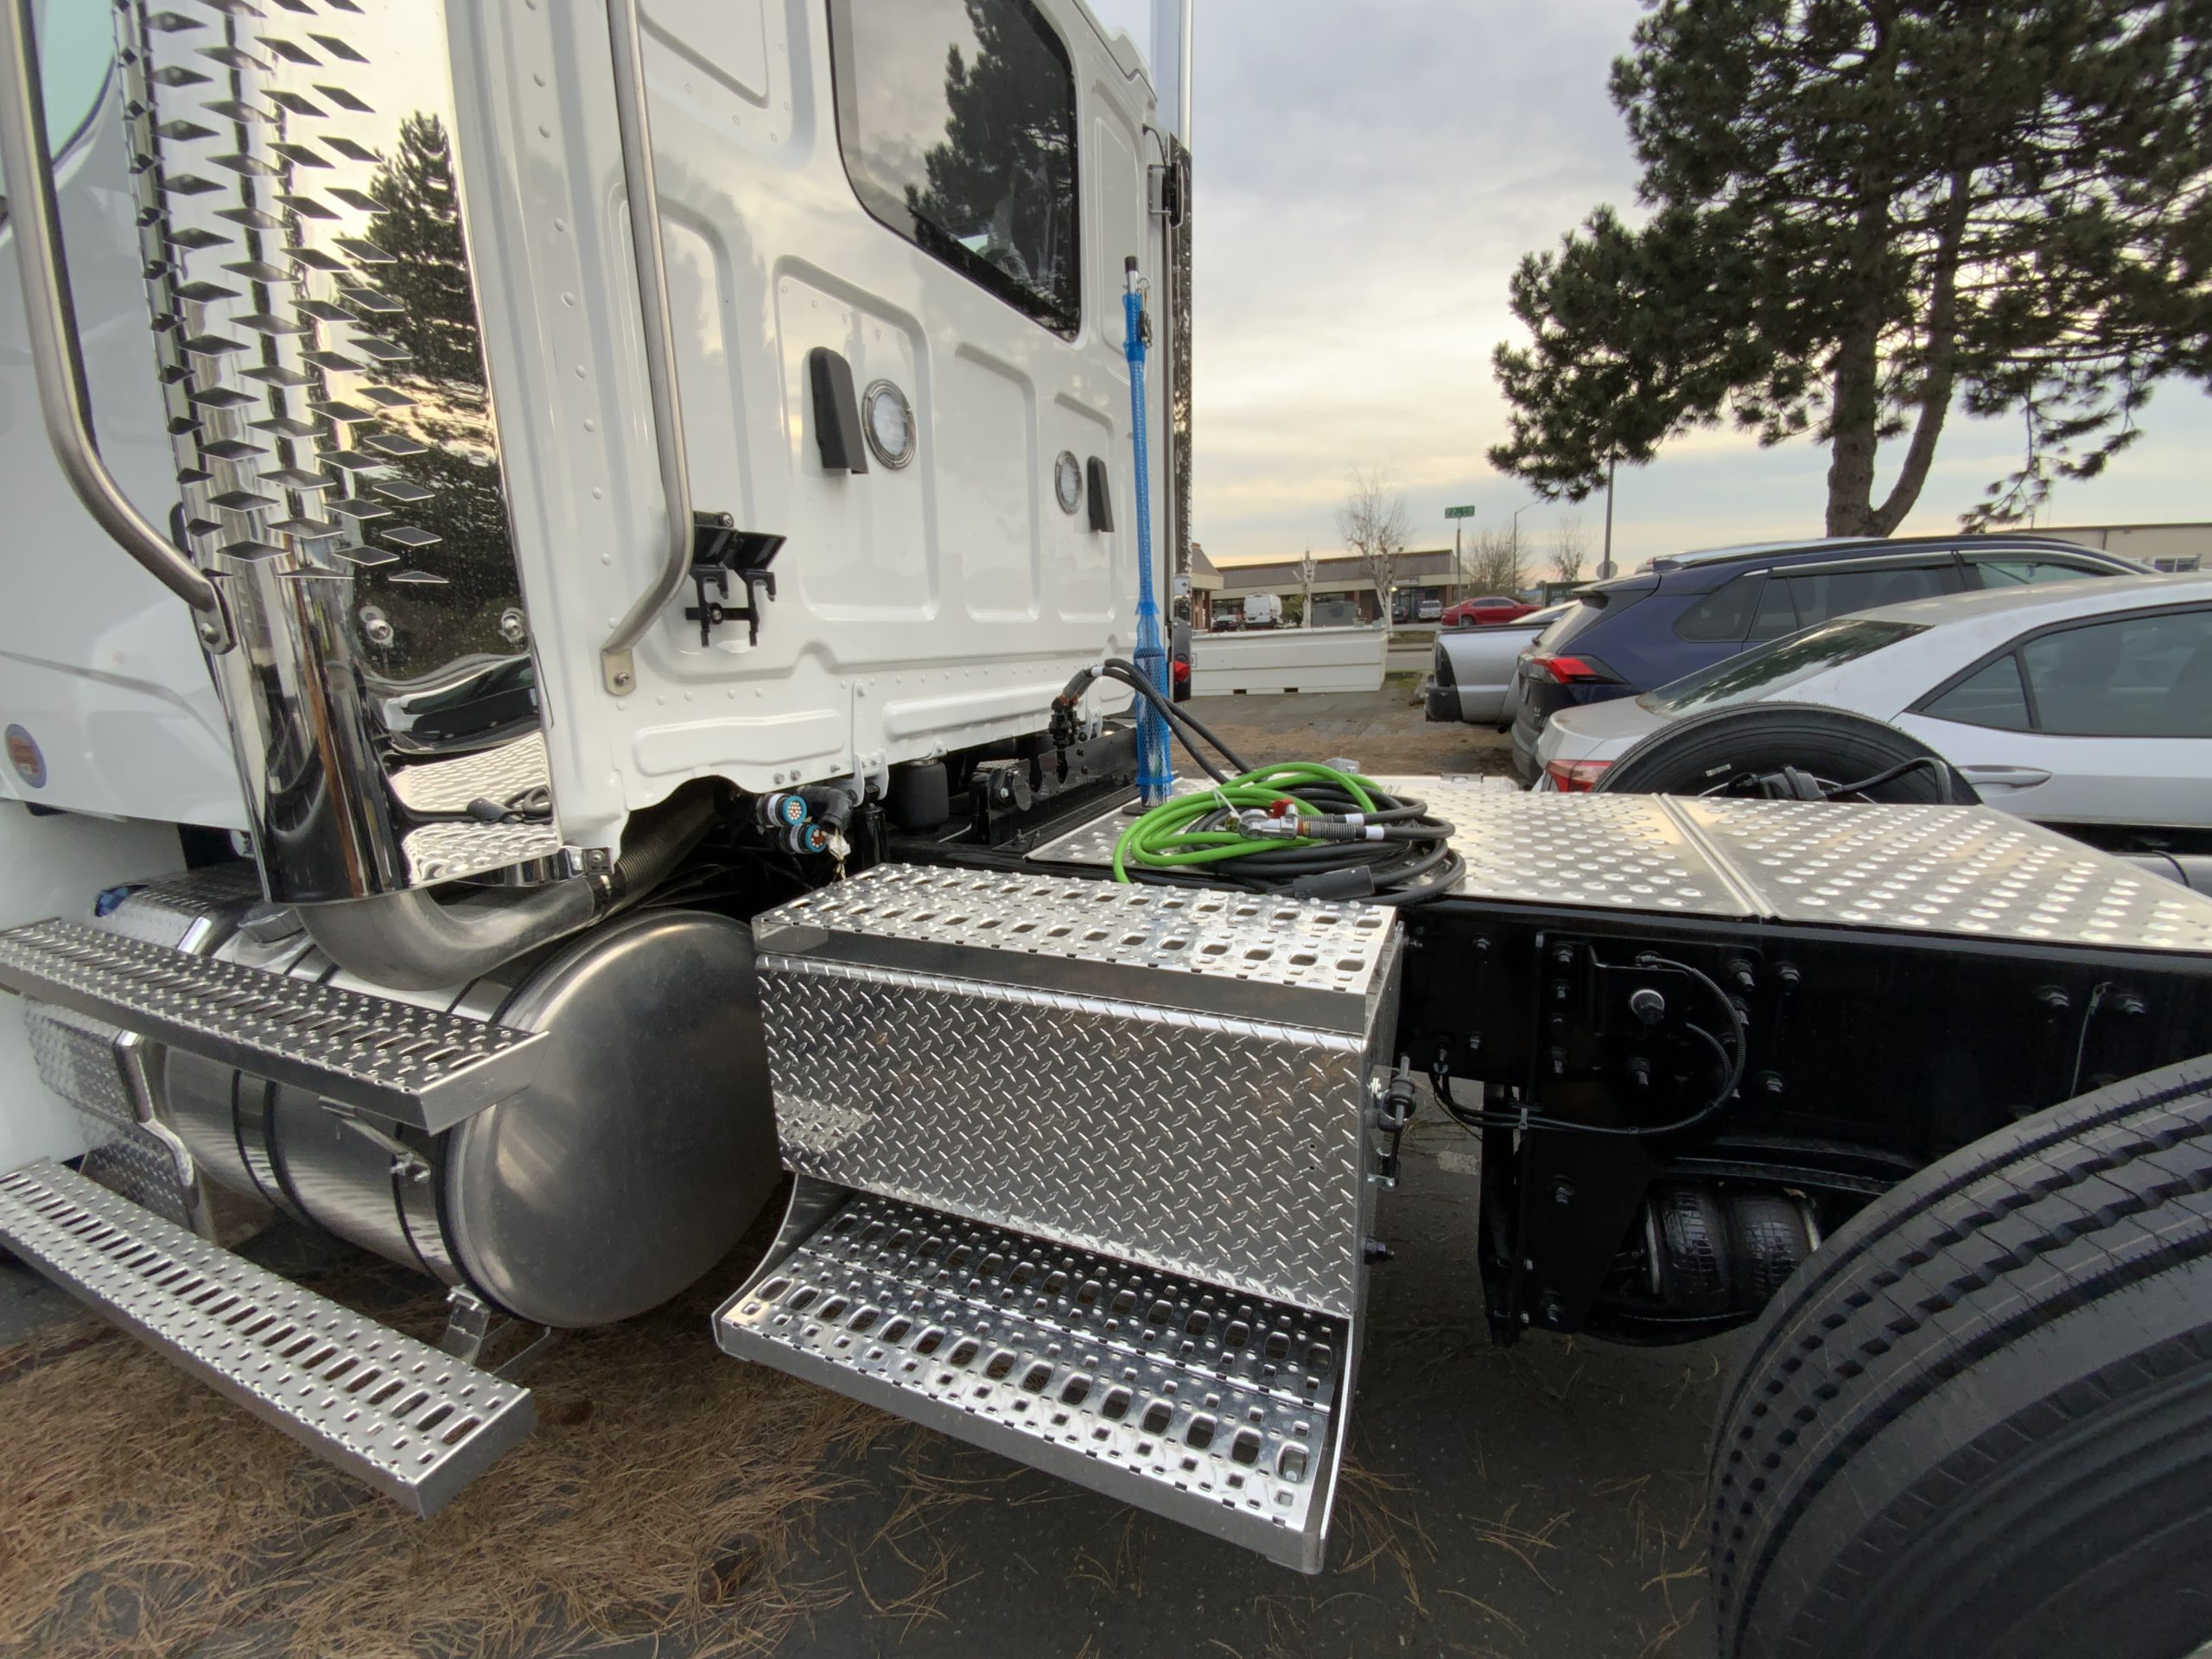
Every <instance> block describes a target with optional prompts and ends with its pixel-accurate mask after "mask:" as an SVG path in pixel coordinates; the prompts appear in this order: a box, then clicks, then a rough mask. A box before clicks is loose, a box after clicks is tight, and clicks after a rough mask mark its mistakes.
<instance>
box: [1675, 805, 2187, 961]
mask: <svg viewBox="0 0 2212 1659" xmlns="http://www.w3.org/2000/svg"><path fill="white" fill-rule="evenodd" d="M1674 805H1675V810H1678V811H1679V812H1681V814H1682V815H1683V817H1685V818H1686V819H1687V820H1688V822H1689V823H1693V824H1694V825H1695V826H1696V827H1697V829H1698V831H1699V833H1700V835H1702V836H1704V837H1706V839H1707V842H1708V843H1709V844H1710V845H1712V846H1713V848H1714V849H1717V850H1718V852H1719V855H1720V856H1721V857H1723V858H1725V859H1726V861H1728V863H1729V864H1730V865H1731V867H1732V868H1734V869H1735V870H1736V871H1737V873H1738V876H1739V878H1740V879H1741V880H1743V881H1744V883H1745V885H1746V886H1747V887H1750V888H1751V890H1752V891H1753V892H1754V893H1756V895H1757V896H1758V900H1759V904H1760V907H1761V909H1762V910H1763V911H1764V913H1765V914H1767V915H1770V916H1772V917H1774V918H1777V920H1781V921H1789V922H1831V923H1839V924H1842V925H1847V926H1859V927H1886V928H1900V929H1907V930H1910V931H1916V932H1927V933H1946V934H1963V935H1966V936H1968V937H1970V938H2003V939H2020V940H2032V941H2034V942H2036V943H2037V944H2085V945H2107V946H2117V947H2120V948H2123V949H2126V950H2188V951H2212V898H2207V897H2206V896H2205V895H2204V894H2202V893H2192V892H2191V891H2190V889H2188V888H2187V887H2183V886H2181V885H2180V884H2179V883H2177V882H2173V881H2169V880H2165V879H2164V878H2163V877H2161V876H2158V875H2153V874H2151V873H2150V872H2149V871H2147V870H2141V869H2138V868H2135V867H2134V866H2133V865H2129V864H2124V863H2122V862H2120V861H2119V860H2118V859H2115V858H2109V857H2107V856H2106V855H2104V854H2103V853H2101V852H2099V851H2098V850H2097V849H2095V848H2093V847H2089V846H2087V845H2085V844H2084V843H2082V842H2078V841H2075V840H2073V839H2072V838H2071V837H2069V836H2063V835H2060V834H2059V833H2058V832H2057V831H2056V830H2055V829H2044V827H2043V826H2042V825H2040V824H2036V823H2029V822H2028V821H2027V820H2026V819H2024V818H2017V817H2012V816H2011V815H2010V814H2008V813H2003V812H1996V811H1993V810H1989V809H1988V808H1986V807H1955V806H1873V805H1866V804H1852V803H1847V802H1835V803H1827V802H1807V801H1707V800H1678V801H1676V802H1675V803H1674Z"/></svg>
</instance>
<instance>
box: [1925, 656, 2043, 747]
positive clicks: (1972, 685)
mask: <svg viewBox="0 0 2212 1659" xmlns="http://www.w3.org/2000/svg"><path fill="white" fill-rule="evenodd" d="M1921 712H1922V713H1923V714H1925V715H1929V716H1930V717H1932V718H1934V719H1936V720H1952V721H1957V722H1958V723H1959V724H1960V725H1961V726H1990V727H1994V728H1996V729H1997V730H1999V731H2000V732H2024V731H2026V730H2027V729H2028V693H2027V688H2026V687H2025V686H2024V685H2023V684H2021V683H2020V663H2019V659H2018V658H2016V657H2014V656H2013V655H2012V653H2011V652H2006V653H2005V655H2004V656H2002V657H1999V658H1998V659H1997V660H1996V661H1995V662H1993V663H1991V664H1988V666H1986V668H1983V669H1981V670H1980V671H1979V672H1977V673H1974V674H1971V675H1968V676H1967V677H1966V678H1965V679H1963V680H1961V681H1960V682H1959V683H1957V684H1956V685H1955V686H1953V687H1952V688H1951V689H1950V690H1948V691H1946V692H1945V693H1943V695H1942V696H1940V697H1937V698H1936V699H1935V700H1934V701H1932V702H1929V704H1928V706H1927V707H1926V708H1925V709H1923V710H1922V711H1921Z"/></svg>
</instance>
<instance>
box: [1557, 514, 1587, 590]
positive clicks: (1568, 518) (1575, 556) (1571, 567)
mask: <svg viewBox="0 0 2212 1659" xmlns="http://www.w3.org/2000/svg"><path fill="white" fill-rule="evenodd" d="M1589 556H1590V534H1589V532H1588V531H1586V530H1584V529H1583V528H1582V516H1581V515H1580V513H1573V512H1568V513H1562V514H1560V521H1559V524H1558V527H1557V528H1556V529H1554V531H1552V569H1553V570H1554V571H1555V572H1557V573H1558V575H1559V579H1560V581H1561V582H1580V581H1581V580H1582V562H1583V561H1584V560H1585V559H1586V558H1588V557H1589Z"/></svg>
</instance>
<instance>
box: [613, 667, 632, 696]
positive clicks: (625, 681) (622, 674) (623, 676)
mask: <svg viewBox="0 0 2212 1659" xmlns="http://www.w3.org/2000/svg"><path fill="white" fill-rule="evenodd" d="M630 680H631V675H630V671H629V670H628V669H626V668H623V669H617V670H616V671H615V673H614V689H615V690H617V691H627V690H629V689H630Z"/></svg>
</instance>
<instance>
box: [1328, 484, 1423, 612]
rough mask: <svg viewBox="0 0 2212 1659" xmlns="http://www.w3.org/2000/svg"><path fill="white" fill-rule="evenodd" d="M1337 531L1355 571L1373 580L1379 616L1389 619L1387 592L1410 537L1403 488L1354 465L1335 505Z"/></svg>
mask: <svg viewBox="0 0 2212 1659" xmlns="http://www.w3.org/2000/svg"><path fill="white" fill-rule="evenodd" d="M1337 532H1338V535H1340V536H1342V537H1344V545H1345V546H1346V547H1347V548H1350V549H1351V551H1352V554H1353V556H1355V557H1356V558H1357V561H1358V563H1359V573H1360V575H1363V576H1364V577H1366V578H1367V579H1368V580H1369V581H1370V582H1373V583H1374V584H1375V602H1376V606H1377V607H1380V611H1381V616H1382V620H1383V623H1384V624H1385V625H1386V626H1387V625H1388V624H1389V620H1390V594H1391V592H1392V590H1393V589H1394V588H1396V587H1397V585H1398V580H1397V578H1398V561H1399V560H1400V559H1401V558H1402V557H1404V556H1405V551H1406V547H1407V544H1408V543H1409V542H1410V541H1411V540H1412V539H1413V515H1412V514H1411V513H1409V512H1408V511H1407V510H1406V495H1405V492H1404V491H1402V490H1401V489H1398V488H1396V487H1395V486H1393V485H1392V484H1391V483H1390V481H1389V477H1388V476H1387V475H1386V474H1383V473H1382V472H1379V471H1372V470H1370V469H1368V468H1366V467H1353V468H1352V471H1351V486H1350V487H1349V488H1347V489H1346V490H1345V492H1344V505H1342V506H1340V507H1338V509H1337Z"/></svg>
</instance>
